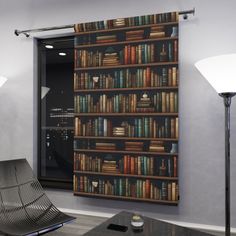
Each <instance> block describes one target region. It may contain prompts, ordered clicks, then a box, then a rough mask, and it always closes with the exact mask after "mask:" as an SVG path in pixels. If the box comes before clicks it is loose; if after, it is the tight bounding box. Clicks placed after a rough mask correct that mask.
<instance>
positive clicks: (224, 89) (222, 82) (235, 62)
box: [195, 53, 236, 236]
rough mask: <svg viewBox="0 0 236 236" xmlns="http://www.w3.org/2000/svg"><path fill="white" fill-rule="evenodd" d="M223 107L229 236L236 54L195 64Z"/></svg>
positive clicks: (226, 228) (226, 232)
mask: <svg viewBox="0 0 236 236" xmlns="http://www.w3.org/2000/svg"><path fill="white" fill-rule="evenodd" d="M195 66H196V68H197V69H198V70H199V71H200V73H201V74H202V75H203V76H204V77H205V78H206V79H207V81H208V82H209V83H210V84H211V86H212V87H213V88H214V89H215V90H216V92H217V93H218V94H219V95H220V96H221V97H222V98H223V100H224V106H225V235H226V236H230V104H231V98H232V97H233V96H234V95H236V72H235V69H236V53H235V54H227V55H221V56H216V57H210V58H206V59H203V60H201V61H198V62H197V63H196V64H195Z"/></svg>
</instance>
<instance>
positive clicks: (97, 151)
mask: <svg viewBox="0 0 236 236" xmlns="http://www.w3.org/2000/svg"><path fill="white" fill-rule="evenodd" d="M74 151H75V152H83V153H93V152H95V153H113V154H115V153H117V154H119V153H120V154H137V155H158V156H178V153H167V152H151V151H148V152H145V151H126V150H101V149H74Z"/></svg>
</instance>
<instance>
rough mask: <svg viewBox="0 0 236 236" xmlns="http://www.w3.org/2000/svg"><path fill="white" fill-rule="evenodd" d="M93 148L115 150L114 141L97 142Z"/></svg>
mask: <svg viewBox="0 0 236 236" xmlns="http://www.w3.org/2000/svg"><path fill="white" fill-rule="evenodd" d="M95 148H96V149H98V150H116V144H115V143H100V142H97V143H96V144H95Z"/></svg>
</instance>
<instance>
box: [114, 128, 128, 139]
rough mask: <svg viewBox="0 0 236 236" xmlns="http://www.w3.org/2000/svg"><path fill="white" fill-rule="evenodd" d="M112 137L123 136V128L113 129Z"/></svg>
mask: <svg viewBox="0 0 236 236" xmlns="http://www.w3.org/2000/svg"><path fill="white" fill-rule="evenodd" d="M112 134H113V136H116V137H117V136H125V127H113V130H112Z"/></svg>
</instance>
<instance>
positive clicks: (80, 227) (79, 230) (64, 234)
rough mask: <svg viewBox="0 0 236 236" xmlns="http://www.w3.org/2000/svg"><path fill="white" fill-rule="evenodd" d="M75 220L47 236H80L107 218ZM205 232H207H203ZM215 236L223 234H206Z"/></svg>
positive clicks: (77, 216)
mask: <svg viewBox="0 0 236 236" xmlns="http://www.w3.org/2000/svg"><path fill="white" fill-rule="evenodd" d="M74 216H75V217H76V218H77V219H76V220H75V221H73V222H71V223H70V224H66V225H64V226H63V227H62V228H60V229H58V230H56V231H53V232H50V233H48V234H47V235H48V236H80V235H83V234H84V233H86V232H87V231H89V230H90V229H92V228H93V227H95V226H96V225H99V224H101V223H102V222H104V221H106V220H107V218H103V217H97V216H86V215H74ZM205 232H207V231H205ZM207 233H211V234H212V235H216V236H224V235H225V234H224V233H219V232H207ZM231 236H236V234H231Z"/></svg>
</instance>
